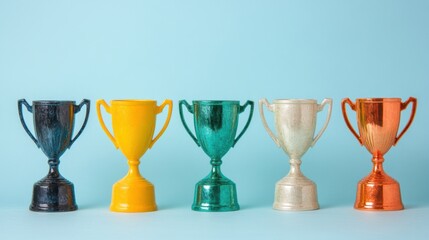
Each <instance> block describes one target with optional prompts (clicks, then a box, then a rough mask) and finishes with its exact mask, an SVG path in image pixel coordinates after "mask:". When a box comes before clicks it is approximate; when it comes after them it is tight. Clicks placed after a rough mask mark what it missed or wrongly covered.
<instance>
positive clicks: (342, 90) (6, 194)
mask: <svg viewBox="0 0 429 240" xmlns="http://www.w3.org/2000/svg"><path fill="white" fill-rule="evenodd" d="M428 13H429V1H425V0H422V1H417V0H416V1H369V0H363V1H341V0H336V1H335V0H323V1H305V0H304V1H268V0H266V1H253V0H248V1H243V0H236V1H226V0H219V1H209V0H195V1H191V0H182V1H177V0H176V1H101V0H99V1H95V0H94V1H18V0H16V1H7V0H0V84H1V85H0V110H1V111H0V133H1V137H0V150H1V168H0V178H1V184H0V193H1V197H0V206H1V208H2V209H3V211H4V212H5V213H4V214H3V216H8V217H10V216H12V215H14V210H10V209H16V211H24V213H22V214H23V215H24V216H23V218H26V216H27V215H28V214H27V213H26V211H27V208H28V206H29V203H30V199H31V191H32V185H33V183H34V182H36V181H37V180H39V179H40V178H42V177H43V176H44V175H45V174H46V173H47V170H48V168H47V166H48V165H47V160H46V157H45V156H44V155H43V153H42V151H41V150H40V149H37V147H36V146H35V144H34V143H33V142H32V141H31V139H30V138H29V137H28V136H27V135H26V133H25V132H24V130H23V128H22V126H21V124H20V122H19V119H18V113H17V100H18V99H20V98H26V99H27V100H28V101H32V100H41V99H58V100H75V101H77V102H80V101H81V99H83V98H88V99H90V100H91V101H92V104H91V107H92V109H91V115H90V119H89V122H88V125H87V128H86V129H85V131H84V132H83V134H82V135H81V137H80V138H79V139H78V140H77V141H76V143H75V144H74V145H73V146H72V148H71V149H69V150H67V151H66V153H65V154H64V155H63V157H62V158H61V160H62V162H61V165H60V170H61V172H62V174H63V175H64V176H65V177H66V178H68V179H69V180H71V181H72V182H73V183H74V184H75V191H76V198H77V203H78V205H79V207H80V209H81V210H79V211H85V210H87V211H90V210H91V209H100V211H101V212H102V213H103V214H105V215H109V212H107V208H108V206H109V203H110V194H111V187H112V185H113V183H114V182H116V181H117V180H119V179H120V178H121V177H123V176H124V175H125V173H126V170H127V165H126V161H125V158H124V156H123V155H122V154H121V152H120V151H117V150H115V148H114V146H113V144H112V143H111V142H110V141H109V139H108V138H107V136H106V135H105V134H104V133H103V132H102V130H101V127H100V125H99V123H98V120H97V118H96V112H95V101H96V100H97V99H101V98H102V99H105V100H107V101H110V100H111V99H129V98H132V99H156V100H158V103H159V104H160V103H161V102H162V101H163V100H164V99H167V98H168V99H172V100H173V101H174V104H175V105H174V110H173V117H172V118H171V122H170V125H169V127H168V129H167V131H166V132H165V134H164V135H163V136H162V137H161V139H160V140H159V141H158V142H157V143H156V144H155V146H154V147H153V149H151V150H149V151H148V152H147V153H146V154H145V155H144V156H143V158H142V159H141V167H140V168H141V171H142V173H143V175H144V176H145V177H146V178H147V179H148V180H150V181H151V182H152V183H154V184H155V187H156V197H157V203H158V205H159V208H160V210H161V211H159V212H157V213H158V214H163V215H161V216H165V218H166V219H167V218H170V217H172V218H173V219H174V216H175V217H177V219H182V220H183V219H187V220H186V221H190V224H194V222H192V216H191V218H187V217H189V216H187V215H186V214H185V215H186V216H181V215H180V214H179V215H180V216H176V215H177V214H176V215H174V214H173V215H174V216H169V215H168V211H169V210H170V211H172V212H174V213H175V211H177V209H184V210H183V212H185V213H186V212H187V211H188V210H189V209H190V205H191V203H192V200H193V191H194V185H195V183H196V182H197V181H198V180H200V179H201V178H203V177H204V176H205V175H206V174H207V173H208V171H209V159H208V157H207V156H206V155H205V154H204V153H203V151H202V149H199V148H198V147H197V146H196V145H195V144H194V143H193V141H192V139H191V138H190V137H189V136H188V135H187V133H186V132H185V130H184V128H183V126H182V124H181V122H180V118H179V112H178V108H177V106H178V101H179V100H181V99H186V100H188V101H191V100H195V99H236V100H240V101H242V103H244V101H245V100H253V101H255V103H257V102H258V100H259V99H260V98H264V97H266V98H268V99H269V100H270V101H272V100H273V99H278V98H314V99H317V100H318V101H319V102H320V101H321V100H322V99H323V98H325V97H330V98H333V100H334V107H333V113H332V118H331V122H330V124H329V126H328V128H327V130H326V132H325V134H324V135H323V136H322V138H321V139H320V141H319V142H318V143H317V144H316V145H315V147H314V148H312V149H310V150H309V151H308V152H307V154H305V156H304V157H303V165H302V169H303V171H304V173H305V174H306V175H307V176H308V177H309V178H311V179H312V180H314V181H315V182H316V183H317V185H318V193H319V202H320V204H321V208H322V210H320V211H321V212H322V213H323V209H330V208H337V207H345V209H348V208H350V209H351V208H352V206H353V203H354V198H355V192H356V184H357V182H358V181H359V180H360V179H361V178H362V177H364V176H365V175H366V174H368V173H369V171H370V169H371V161H370V160H371V155H370V154H369V153H368V152H367V150H366V149H365V148H364V147H361V146H360V145H359V143H358V142H357V141H356V139H355V138H354V137H353V136H352V134H351V133H350V132H349V130H348V129H347V128H346V125H345V123H344V120H343V119H342V115H341V109H340V102H341V99H342V98H344V97H350V98H351V99H352V100H353V101H354V100H355V99H356V98H360V97H400V98H402V99H403V100H406V99H407V98H408V97H409V96H414V97H416V98H417V99H418V104H419V105H418V108H417V114H416V118H415V120H414V123H413V125H412V126H411V128H410V129H409V131H408V132H407V133H406V134H405V135H404V137H403V138H402V140H401V141H400V142H399V143H398V145H397V146H396V147H393V148H392V149H391V150H390V151H389V152H388V154H386V156H385V159H386V162H385V169H386V171H387V172H388V173H389V174H390V175H391V176H393V177H394V178H396V179H397V180H398V181H399V182H400V183H401V190H402V197H403V202H404V204H405V206H406V207H407V208H409V209H413V208H414V209H415V208H417V209H418V208H424V209H426V213H429V211H428V210H427V208H426V207H427V206H428V204H429V188H428V187H427V181H428V177H427V173H428V169H429V161H428V158H427V149H426V147H427V144H426V142H427V134H428V133H429V131H428V125H427V124H428V119H429V109H428V102H429V97H428V90H429V14H428ZM409 112H410V111H409V109H408V110H406V111H404V112H403V114H402V119H401V120H402V121H401V126H403V125H404V123H405V122H406V121H407V120H408V118H409ZM247 114H248V112H245V113H243V115H241V116H240V118H241V120H242V121H241V125H240V126H242V125H243V122H244V119H245V118H247ZM325 114H326V113H321V114H320V116H319V122H318V127H320V126H321V124H322V122H323V121H324V118H325ZM349 114H350V118H351V119H353V122H355V116H354V112H351V111H349ZM25 115H26V119H27V121H28V124H29V126H30V129H32V120H31V115H30V114H27V113H26V114H25ZM267 115H268V119H267V120H268V121H269V122H270V123H271V126H273V125H272V123H273V118H272V116H270V114H267ZM104 116H105V118H106V119H109V116H108V115H107V114H105V115H104ZM165 116H166V114H165V113H164V114H162V115H160V116H159V118H158V123H159V124H158V127H159V126H160V125H162V122H163V121H164V119H165ZM82 120H83V112H82V113H80V114H78V116H77V122H76V126H75V130H76V129H78V128H79V127H80V124H81V123H82ZM188 120H190V121H191V117H189V118H188ZM107 122H109V121H108V120H107ZM75 132H76V131H75ZM287 159H288V158H287V156H286V154H285V153H284V152H283V151H282V150H281V149H279V148H277V147H276V145H275V144H274V142H273V141H272V140H271V139H270V138H269V136H268V134H267V133H266V132H265V130H264V128H263V126H262V123H261V120H260V117H259V114H258V111H257V108H255V114H254V115H253V120H252V123H251V125H250V127H249V129H248V131H247V132H246V133H245V135H244V136H243V138H242V139H241V140H240V141H239V142H238V144H237V145H236V147H235V148H233V149H231V150H230V151H229V152H228V153H227V155H226V156H225V157H224V164H223V172H224V174H225V175H226V176H228V177H229V178H231V179H232V180H233V181H235V183H236V184H237V188H238V198H239V202H240V204H241V206H242V208H243V211H245V210H246V209H247V210H249V209H250V210H251V209H260V208H262V209H263V211H267V212H271V211H272V210H271V209H270V208H271V204H272V201H273V194H274V184H275V182H276V181H278V180H279V179H280V178H281V177H283V176H284V175H285V174H286V173H287V171H288V170H289V164H288V161H287ZM104 210H106V211H104ZM342 210H344V209H343V208H340V209H339V210H338V211H342ZM189 211H190V210H189ZM353 211H354V210H353ZM408 211H410V210H408ZM77 214H82V213H77ZM151 214H152V215H150V216H155V217H156V216H157V215H153V214H156V213H151ZM237 214H238V213H237ZM304 214H307V215H298V216H299V218H302V216H304V217H305V216H307V217H308V218H310V219H311V218H312V216H311V215H309V213H304ZM315 214H319V213H315ZM95 215H97V214H95ZM334 215H335V211H334ZM344 215H345V217H347V214H344ZM46 216H50V215H46ZM61 216H62V215H61ZM133 216H134V217H135V215H133ZM228 216H231V215H228ZM232 216H234V215H232ZM318 216H319V215H318ZM426 216H427V214H426ZM27 217H28V216H27ZM92 217H94V218H96V216H92ZM409 217H410V218H413V216H409ZM0 218H1V216H0ZM30 218H34V221H36V222H37V221H38V219H37V217H34V216H33V215H30ZM43 218H46V217H45V216H44V217H43ZM121 218H124V216H123V215H121ZM242 218H246V216H243V217H242ZM327 218H328V219H329V216H327ZM322 219H323V218H322ZM424 219H426V220H428V218H427V217H426V218H424ZM2 220H4V221H2ZM6 221H7V219H6V218H5V217H3V219H1V220H0V222H6ZM32 221H33V220H28V218H26V223H27V224H28V225H31V224H33V223H34V221H33V222H32ZM178 221H179V220H178ZM186 221H185V222H186ZM304 221H305V219H304ZM321 221H328V220H326V219H324V220H321ZM173 222H174V221H173ZM237 224H238V225H239V224H240V221H239V220H237ZM255 224H256V223H255ZM136 225H137V224H136ZM6 226H7V225H6ZM24 226H25V224H24ZM237 228H239V227H238V226H237ZM394 228H395V227H394V226H393V227H391V228H389V229H394ZM5 229H6V228H5ZM11 229H13V228H11ZM18 229H19V228H18ZM95 229H96V228H95ZM18 231H19V230H18ZM94 231H95V230H94ZM6 233H9V232H8V231H6ZM156 234H157V232H154V236H156ZM164 234H165V233H164ZM6 236H7V235H6ZM395 236H399V235H395ZM176 237H177V235H176Z"/></svg>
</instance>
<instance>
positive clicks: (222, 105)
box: [179, 100, 253, 212]
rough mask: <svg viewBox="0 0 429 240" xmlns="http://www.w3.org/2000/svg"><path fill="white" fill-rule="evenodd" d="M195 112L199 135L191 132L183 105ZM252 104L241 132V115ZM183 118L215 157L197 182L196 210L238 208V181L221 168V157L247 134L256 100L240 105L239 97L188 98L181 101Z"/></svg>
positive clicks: (233, 209) (205, 149) (230, 209)
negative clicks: (208, 172)
mask: <svg viewBox="0 0 429 240" xmlns="http://www.w3.org/2000/svg"><path fill="white" fill-rule="evenodd" d="M183 105H185V106H186V109H187V110H188V111H189V112H190V113H191V114H193V117H194V126H195V133H196V136H194V134H193V133H192V132H191V130H190V129H189V127H188V125H187V124H186V121H185V118H184V116H183V109H182V106H183ZM248 105H250V113H249V118H248V120H247V122H246V125H245V126H244V128H243V130H242V131H241V132H240V134H238V136H237V137H236V133H237V126H238V116H239V114H240V113H242V112H243V111H244V110H245V109H246V107H247V106H248ZM179 110H180V118H181V120H182V123H183V126H184V127H185V129H186V131H187V132H188V133H189V135H190V136H191V138H192V139H193V140H194V141H195V143H196V144H197V145H198V146H199V147H201V148H202V149H203V150H204V152H205V153H206V154H207V155H208V156H209V157H210V158H211V161H210V164H211V165H212V170H211V172H210V174H209V175H208V176H207V177H205V178H204V179H202V180H201V181H199V182H198V183H197V184H196V186H195V196H194V203H193V205H192V210H195V211H205V212H224V211H236V210H239V209H240V206H239V205H238V202H237V192H236V187H235V183H234V182H232V181H231V180H229V179H228V178H226V177H225V176H224V175H223V174H222V172H221V170H220V165H221V164H222V160H221V158H222V157H223V156H224V155H225V154H226V153H227V152H228V150H229V149H230V148H231V147H234V145H235V144H236V143H237V141H238V140H239V139H240V138H241V136H243V134H244V132H245V131H246V130H247V128H248V126H249V124H250V121H251V119H252V114H253V102H252V101H247V102H246V103H245V104H244V105H243V106H240V102H239V101H193V104H192V106H191V105H189V104H188V103H187V102H186V101H185V100H181V101H180V103H179Z"/></svg>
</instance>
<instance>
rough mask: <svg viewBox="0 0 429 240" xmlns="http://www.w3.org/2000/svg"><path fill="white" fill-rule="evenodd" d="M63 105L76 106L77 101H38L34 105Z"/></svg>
mask: <svg viewBox="0 0 429 240" xmlns="http://www.w3.org/2000/svg"><path fill="white" fill-rule="evenodd" d="M62 104H76V101H71V100H36V101H33V105H62Z"/></svg>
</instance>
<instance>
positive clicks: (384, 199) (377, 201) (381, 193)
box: [354, 173, 404, 211]
mask: <svg viewBox="0 0 429 240" xmlns="http://www.w3.org/2000/svg"><path fill="white" fill-rule="evenodd" d="M354 208H355V209H358V210H367V211H396V210H402V209H404V205H403V204H402V200H401V190H400V187H399V183H398V182H397V181H396V180H395V179H393V178H392V177H390V176H388V175H387V174H385V173H371V174H370V175H368V176H367V177H365V178H364V179H362V180H361V181H360V182H359V183H358V188H357V194H356V202H355V205H354Z"/></svg>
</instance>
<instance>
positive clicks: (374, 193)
mask: <svg viewBox="0 0 429 240" xmlns="http://www.w3.org/2000/svg"><path fill="white" fill-rule="evenodd" d="M410 103H412V104H413V107H412V109H411V117H410V119H409V120H408V123H407V124H406V125H405V127H404V130H402V131H401V133H400V134H399V135H397V133H398V128H399V121H400V119H401V111H402V110H404V109H406V108H407V106H408V104H410ZM346 104H349V105H350V107H351V109H352V110H354V111H356V116H357V118H356V120H357V126H358V129H359V135H358V134H357V133H356V131H355V130H354V129H353V127H352V125H351V124H350V122H349V118H348V117H347V112H346ZM341 107H342V111H343V116H344V120H345V121H346V124H347V127H348V128H349V129H350V131H351V132H352V133H353V135H354V136H355V137H356V138H357V140H358V141H359V143H360V144H361V145H365V147H366V149H368V151H369V152H370V153H371V154H372V162H373V168H372V172H371V173H370V174H369V175H368V176H366V177H365V178H363V179H362V180H361V181H360V182H359V183H358V188H357V194H356V202H355V205H354V207H355V208H356V209H358V210H401V209H404V206H403V204H402V200H401V191H400V188H399V183H398V182H397V181H396V180H395V179H393V178H392V177H390V176H389V175H387V174H386V173H385V172H384V170H383V162H384V158H383V155H384V154H385V153H386V152H387V151H389V149H390V148H391V147H392V146H395V145H396V144H397V143H398V141H399V139H401V137H402V136H403V135H404V133H405V132H406V131H407V130H408V128H409V127H410V125H411V123H412V122H413V119H414V115H415V113H416V108H417V99H415V98H413V97H410V98H409V99H408V100H407V101H406V102H404V103H402V102H401V99H400V98H358V99H356V103H352V101H351V100H350V99H349V98H345V99H343V101H342V102H341Z"/></svg>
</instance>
